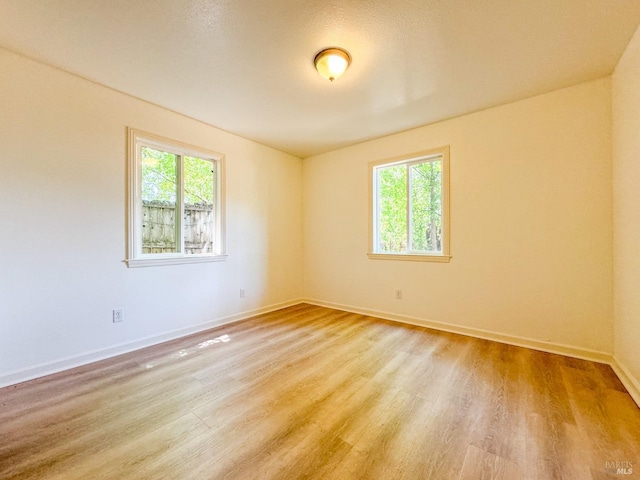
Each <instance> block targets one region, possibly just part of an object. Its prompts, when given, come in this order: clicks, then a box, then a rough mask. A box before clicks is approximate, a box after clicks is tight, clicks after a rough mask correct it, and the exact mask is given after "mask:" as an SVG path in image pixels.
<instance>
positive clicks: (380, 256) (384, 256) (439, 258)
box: [367, 253, 451, 263]
mask: <svg viewBox="0 0 640 480" xmlns="http://www.w3.org/2000/svg"><path fill="white" fill-rule="evenodd" d="M367 256H368V257H369V259H371V260H403V261H409V262H438V263H449V260H451V255H423V254H420V253H367Z"/></svg>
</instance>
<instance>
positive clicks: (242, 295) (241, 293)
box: [240, 288, 245, 298]
mask: <svg viewBox="0 0 640 480" xmlns="http://www.w3.org/2000/svg"><path fill="white" fill-rule="evenodd" d="M244 297H245V295H244V288H241V289H240V298H244Z"/></svg>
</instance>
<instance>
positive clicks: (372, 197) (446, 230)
mask: <svg viewBox="0 0 640 480" xmlns="http://www.w3.org/2000/svg"><path fill="white" fill-rule="evenodd" d="M449 150H450V148H449V146H448V145H447V146H444V147H438V148H433V149H429V150H423V151H420V152H415V153H411V154H408V155H403V156H400V157H394V158H389V159H385V160H377V161H373V162H370V163H369V247H368V251H367V256H368V257H369V258H370V259H371V260H404V261H419V262H444V263H446V262H449V261H450V260H451V252H450V240H451V236H450V191H449V190H450V188H449V178H450V172H449ZM429 159H434V160H435V159H440V160H441V161H442V183H441V185H442V252H441V253H435V252H433V253H432V252H401V253H389V252H379V251H376V246H377V242H376V238H377V224H378V217H377V216H378V201H379V199H378V191H377V181H376V180H377V176H376V171H377V169H378V168H381V167H391V166H397V165H406V166H407V167H410V166H411V165H415V164H419V163H423V162H425V161H429ZM410 177H411V175H407V187H409V185H410ZM410 198H411V190H410V188H407V217H409V216H410V208H409V205H410V202H411V200H410ZM410 225H411V224H410V221H408V222H407V239H409V238H410V235H411V226H410Z"/></svg>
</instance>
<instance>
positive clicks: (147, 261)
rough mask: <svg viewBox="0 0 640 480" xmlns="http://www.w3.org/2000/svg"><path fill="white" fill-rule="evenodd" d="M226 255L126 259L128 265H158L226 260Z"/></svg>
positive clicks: (132, 266) (130, 266)
mask: <svg viewBox="0 0 640 480" xmlns="http://www.w3.org/2000/svg"><path fill="white" fill-rule="evenodd" d="M226 259H227V256H226V255H189V256H188V257H186V256H184V257H166V258H162V257H149V258H130V259H127V260H125V262H126V264H127V267H129V268H136V267H156V266H160V265H182V264H189V263H206V262H224V261H225V260H226Z"/></svg>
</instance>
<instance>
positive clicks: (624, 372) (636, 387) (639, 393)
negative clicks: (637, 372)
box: [611, 355, 640, 407]
mask: <svg viewBox="0 0 640 480" xmlns="http://www.w3.org/2000/svg"><path fill="white" fill-rule="evenodd" d="M611 368H613V371H614V372H616V375H617V376H618V378H619V379H620V381H621V382H622V384H623V385H624V386H625V388H626V389H627V391H628V392H629V395H631V398H633V401H634V402H636V404H637V405H638V407H640V381H638V379H637V378H636V377H634V376H633V375H632V374H631V372H630V371H629V369H628V368H626V367H625V366H624V365H623V364H622V363H620V361H619V360H618V359H617V358H616V357H615V355H614V357H613V358H612V359H611Z"/></svg>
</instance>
